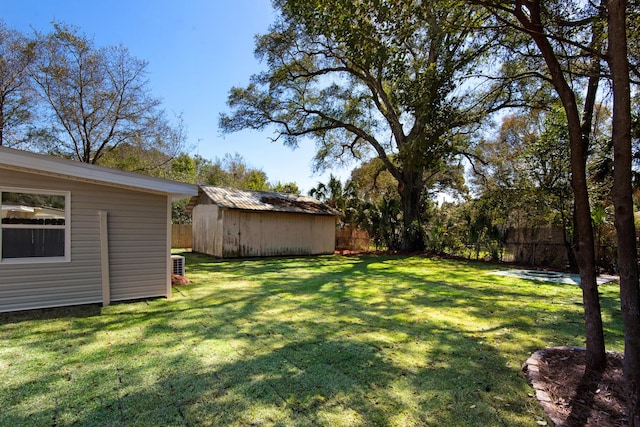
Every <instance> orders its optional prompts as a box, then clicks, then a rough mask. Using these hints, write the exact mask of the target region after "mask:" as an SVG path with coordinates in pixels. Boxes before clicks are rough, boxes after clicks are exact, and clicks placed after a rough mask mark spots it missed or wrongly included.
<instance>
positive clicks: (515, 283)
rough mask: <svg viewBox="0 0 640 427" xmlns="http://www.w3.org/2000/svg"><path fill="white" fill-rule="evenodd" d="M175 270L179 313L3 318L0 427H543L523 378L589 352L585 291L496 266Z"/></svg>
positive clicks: (612, 343)
mask: <svg viewBox="0 0 640 427" xmlns="http://www.w3.org/2000/svg"><path fill="white" fill-rule="evenodd" d="M184 255H185V256H186V266H187V275H188V277H189V278H190V279H191V281H192V284H191V285H189V286H184V287H180V288H177V289H174V297H173V299H171V300H165V299H156V300H150V301H141V302H133V303H120V304H114V305H112V306H109V307H105V308H102V307H98V306H84V307H74V308H63V309H54V310H37V311H33V312H25V313H13V314H11V313H9V314H0V342H1V343H2V345H1V346H0V425H1V426H67V425H74V426H76V425H77V426H161V425H163V426H174V425H175V426H182V425H185V426H187V425H188V426H201V425H215V426H252V425H256V426H263V425H264V426H268V425H275V426H316V425H317V426H537V425H543V424H544V422H545V418H544V414H543V412H542V410H541V409H540V408H539V406H538V404H537V402H536V401H535V399H534V397H533V393H532V390H531V388H530V387H529V385H528V384H527V382H526V380H525V376H524V374H523V373H522V370H521V366H522V363H523V362H524V361H525V360H526V359H527V358H528V357H529V356H530V354H531V353H532V352H534V351H535V350H538V349H540V348H543V347H547V346H558V345H579V346H580V345H584V338H583V336H584V332H583V321H582V296H581V292H580V289H579V287H577V286H575V285H561V284H550V283H544V282H535V281H526V280H518V279H513V278H509V277H502V276H495V275H491V274H488V273H489V272H490V271H495V270H496V269H500V268H506V267H504V266H503V267H499V266H492V265H486V264H481V263H472V262H463V261H452V260H440V259H429V258H424V257H403V256H373V255H367V256H349V257H343V256H323V257H312V258H285V259H256V260H239V261H220V260H214V259H211V258H208V257H204V256H199V255H194V254H189V253H185V254H184ZM600 289H601V294H602V305H603V319H604V324H605V328H606V331H605V332H606V339H607V344H608V349H610V350H617V351H620V350H622V345H623V337H622V326H621V321H620V315H619V298H618V286H617V284H608V285H603V286H601V288H600ZM550 424H551V423H550V422H549V425H550Z"/></svg>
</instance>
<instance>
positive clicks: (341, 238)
mask: <svg viewBox="0 0 640 427" xmlns="http://www.w3.org/2000/svg"><path fill="white" fill-rule="evenodd" d="M370 247H371V238H370V237H369V234H368V233H367V232H366V231H364V230H360V229H357V228H352V227H343V228H339V229H337V230H336V250H337V251H344V250H349V251H367V250H369V249H370Z"/></svg>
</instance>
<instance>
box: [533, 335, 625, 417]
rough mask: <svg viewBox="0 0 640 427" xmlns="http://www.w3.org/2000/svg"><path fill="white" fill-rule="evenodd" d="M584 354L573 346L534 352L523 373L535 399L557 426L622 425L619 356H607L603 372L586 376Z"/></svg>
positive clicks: (623, 401)
mask: <svg viewBox="0 0 640 427" xmlns="http://www.w3.org/2000/svg"><path fill="white" fill-rule="evenodd" d="M584 354H585V352H584V349H581V348H576V347H557V348H549V349H544V350H540V351H538V352H536V353H534V354H533V355H532V356H531V358H529V360H527V362H526V363H525V365H524V366H523V370H524V371H525V373H526V374H527V378H528V380H529V382H530V383H531V385H532V386H533V388H534V390H535V392H536V398H537V399H538V401H539V402H540V404H541V405H542V407H543V408H544V411H545V413H546V414H547V416H548V417H549V418H550V419H551V421H553V422H554V423H555V424H556V425H557V426H569V427H571V426H590V427H596V426H597V427H619V426H625V425H626V404H625V399H624V389H623V386H624V382H623V374H622V355H621V354H613V353H610V354H608V355H607V369H606V370H605V372H603V373H602V374H593V375H585V372H584Z"/></svg>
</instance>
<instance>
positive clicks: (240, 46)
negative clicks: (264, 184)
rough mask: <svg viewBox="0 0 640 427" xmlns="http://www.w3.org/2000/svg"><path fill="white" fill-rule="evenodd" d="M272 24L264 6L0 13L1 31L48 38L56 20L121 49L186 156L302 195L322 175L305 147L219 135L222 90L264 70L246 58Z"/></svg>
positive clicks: (264, 2)
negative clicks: (174, 123) (172, 123)
mask: <svg viewBox="0 0 640 427" xmlns="http://www.w3.org/2000/svg"><path fill="white" fill-rule="evenodd" d="M274 17H275V15H274V12H273V10H272V8H271V2H270V0H215V1H214V0H173V1H172V0H129V1H125V0H109V1H92V0H18V1H9V0H5V1H3V2H2V8H1V9H0V19H2V20H3V21H4V23H5V24H6V25H7V26H8V27H11V28H15V29H17V30H20V31H23V32H25V33H30V32H31V31H32V30H37V31H41V32H49V31H50V30H51V29H52V26H51V22H52V21H58V22H64V23H66V24H72V25H75V26H77V27H79V28H80V29H81V30H82V31H83V32H84V33H86V34H87V35H89V36H93V37H94V39H95V42H96V44H97V45H100V46H103V45H114V44H120V43H122V44H123V45H125V46H126V47H127V48H129V50H130V52H131V53H132V54H133V55H134V56H136V57H138V58H140V59H143V60H146V61H148V62H149V67H148V71H149V80H150V85H151V91H152V94H153V96H155V97H157V98H160V99H161V100H162V103H163V107H164V108H165V110H166V111H167V113H169V114H170V115H175V114H182V116H183V118H184V121H185V124H186V125H187V128H188V142H189V144H190V145H191V146H192V148H191V150H190V154H199V155H201V156H203V157H204V158H208V159H214V158H216V157H223V156H224V154H225V153H232V154H233V153H236V152H237V153H239V154H241V155H242V156H243V157H244V158H245V160H246V161H247V163H248V164H249V165H250V166H253V167H257V168H260V169H262V170H264V171H265V172H266V173H267V176H268V178H269V180H270V181H271V182H277V181H281V182H290V181H294V182H296V183H297V184H298V186H299V187H300V188H301V190H302V191H303V192H305V193H306V192H307V191H308V190H309V189H310V188H311V187H313V186H315V185H316V184H317V182H318V181H322V182H326V181H327V179H328V175H329V172H327V173H324V174H322V175H312V172H311V161H312V158H313V154H314V143H313V142H312V141H305V142H303V143H301V145H300V147H299V148H298V149H296V150H291V149H290V148H287V147H284V146H283V145H282V144H281V143H278V142H276V143H272V142H270V141H269V136H270V135H271V133H270V132H269V131H265V132H249V131H245V132H239V133H234V134H231V135H226V136H222V135H221V134H220V131H219V129H218V117H219V115H220V113H221V112H223V111H227V106H226V100H227V94H228V91H229V89H230V88H231V87H232V86H245V85H246V84H247V83H248V81H249V77H250V76H251V74H254V73H257V72H259V71H261V70H263V69H264V67H265V66H264V65H263V64H260V63H259V62H258V60H257V59H255V57H254V55H253V51H254V36H255V35H256V34H259V33H264V32H266V31H267V29H268V28H269V25H270V24H271V23H272V22H273V21H274ZM333 173H334V174H336V175H338V176H340V177H341V178H346V177H347V176H348V172H347V171H345V170H335V171H333Z"/></svg>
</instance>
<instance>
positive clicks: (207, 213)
mask: <svg viewBox="0 0 640 427" xmlns="http://www.w3.org/2000/svg"><path fill="white" fill-rule="evenodd" d="M192 223H193V225H192V232H193V248H192V249H193V250H194V251H195V252H200V253H203V254H208V255H212V256H216V257H221V256H222V217H221V215H220V209H219V208H218V206H216V205H197V206H195V207H194V208H193V212H192Z"/></svg>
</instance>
